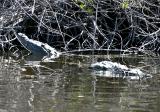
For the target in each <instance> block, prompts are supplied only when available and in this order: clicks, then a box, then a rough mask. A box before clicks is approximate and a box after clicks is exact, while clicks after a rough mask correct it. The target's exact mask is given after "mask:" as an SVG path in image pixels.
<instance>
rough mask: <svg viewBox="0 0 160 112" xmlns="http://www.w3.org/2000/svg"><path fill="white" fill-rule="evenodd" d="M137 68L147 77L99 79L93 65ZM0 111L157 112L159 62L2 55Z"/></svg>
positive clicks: (111, 57)
mask: <svg viewBox="0 0 160 112" xmlns="http://www.w3.org/2000/svg"><path fill="white" fill-rule="evenodd" d="M101 60H111V61H113V62H119V63H121V64H125V65H127V66H128V67H131V68H134V67H138V68H140V69H143V70H145V71H146V72H147V73H149V74H151V75H152V76H153V77H152V78H151V79H144V80H127V79H123V78H117V77H100V76H96V75H94V74H93V72H92V70H90V69H88V67H89V66H90V64H91V63H94V62H97V61H101ZM0 63H1V64H0V112H159V111H160V59H159V58H158V57H149V56H138V55H68V56H67V55H66V56H61V57H59V58H57V59H54V60H52V61H49V62H42V61H40V59H38V57H34V56H29V57H26V58H25V59H21V58H20V59H18V60H15V59H14V58H13V57H10V56H1V57H0Z"/></svg>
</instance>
